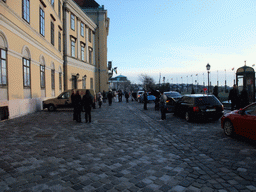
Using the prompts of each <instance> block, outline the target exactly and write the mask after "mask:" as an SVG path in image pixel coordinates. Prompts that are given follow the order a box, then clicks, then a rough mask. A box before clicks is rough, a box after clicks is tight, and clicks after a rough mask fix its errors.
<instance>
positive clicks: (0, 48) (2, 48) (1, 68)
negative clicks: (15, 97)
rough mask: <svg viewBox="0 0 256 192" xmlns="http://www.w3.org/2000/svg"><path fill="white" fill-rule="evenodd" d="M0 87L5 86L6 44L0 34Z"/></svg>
mask: <svg viewBox="0 0 256 192" xmlns="http://www.w3.org/2000/svg"><path fill="white" fill-rule="evenodd" d="M0 86H1V87H4V86H7V42H6V38H5V36H4V35H3V34H2V33H0Z"/></svg>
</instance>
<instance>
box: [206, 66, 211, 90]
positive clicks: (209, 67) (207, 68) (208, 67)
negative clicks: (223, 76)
mask: <svg viewBox="0 0 256 192" xmlns="http://www.w3.org/2000/svg"><path fill="white" fill-rule="evenodd" d="M210 69H211V65H209V63H207V65H206V70H207V72H208V95H209V90H210V86H209V82H210V81H209V75H210Z"/></svg>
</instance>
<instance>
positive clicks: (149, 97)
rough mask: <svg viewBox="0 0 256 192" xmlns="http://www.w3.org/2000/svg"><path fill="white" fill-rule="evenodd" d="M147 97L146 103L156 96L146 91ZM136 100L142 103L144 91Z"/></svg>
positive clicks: (153, 99)
mask: <svg viewBox="0 0 256 192" xmlns="http://www.w3.org/2000/svg"><path fill="white" fill-rule="evenodd" d="M147 99H148V103H149V102H151V101H153V102H154V101H155V100H156V97H155V96H154V95H152V94H151V92H147ZM138 102H139V103H142V102H144V93H143V94H142V95H141V96H140V97H139V98H138Z"/></svg>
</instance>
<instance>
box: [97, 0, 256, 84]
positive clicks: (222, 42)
mask: <svg viewBox="0 0 256 192" xmlns="http://www.w3.org/2000/svg"><path fill="white" fill-rule="evenodd" d="M96 1H97V2H98V3H99V4H100V5H104V7H105V9H106V10H107V11H108V17H109V18H110V30H109V36H108V60H109V61H112V62H113V67H117V72H118V74H117V75H120V74H122V75H124V76H127V77H128V79H129V80H130V81H131V82H133V83H139V75H140V74H142V73H143V74H147V75H149V76H151V77H153V78H154V80H155V81H156V82H157V83H158V82H159V74H160V73H161V81H162V79H163V77H165V79H166V81H167V80H168V81H169V82H170V83H177V82H178V83H181V82H183V83H187V82H188V83H192V80H193V81H194V82H195V80H197V79H198V81H199V83H200V84H203V79H204V80H205V83H207V82H206V80H207V71H206V67H205V66H206V64H207V63H209V64H210V65H211V75H210V78H211V81H212V84H213V85H216V84H217V77H218V80H219V84H220V85H224V83H225V69H226V77H227V83H228V85H232V83H233V79H234V71H232V68H233V67H234V68H235V70H236V69H237V68H239V67H241V66H243V65H244V61H245V60H246V64H247V65H248V66H252V65H253V64H255V63H256V22H255V19H256V11H255V10H256V0H154V1H153V0H96ZM217 71H218V72H217ZM196 74H198V76H196ZM203 74H204V75H203ZM191 75H192V77H191ZM114 76H116V75H114ZM187 76H188V77H187ZM181 77H182V78H181Z"/></svg>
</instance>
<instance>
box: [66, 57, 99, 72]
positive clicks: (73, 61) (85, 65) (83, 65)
mask: <svg viewBox="0 0 256 192" xmlns="http://www.w3.org/2000/svg"><path fill="white" fill-rule="evenodd" d="M67 65H68V66H71V67H77V68H79V69H83V70H87V71H92V72H95V66H94V65H91V64H89V63H86V62H82V61H80V60H77V59H75V58H72V57H67Z"/></svg>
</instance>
